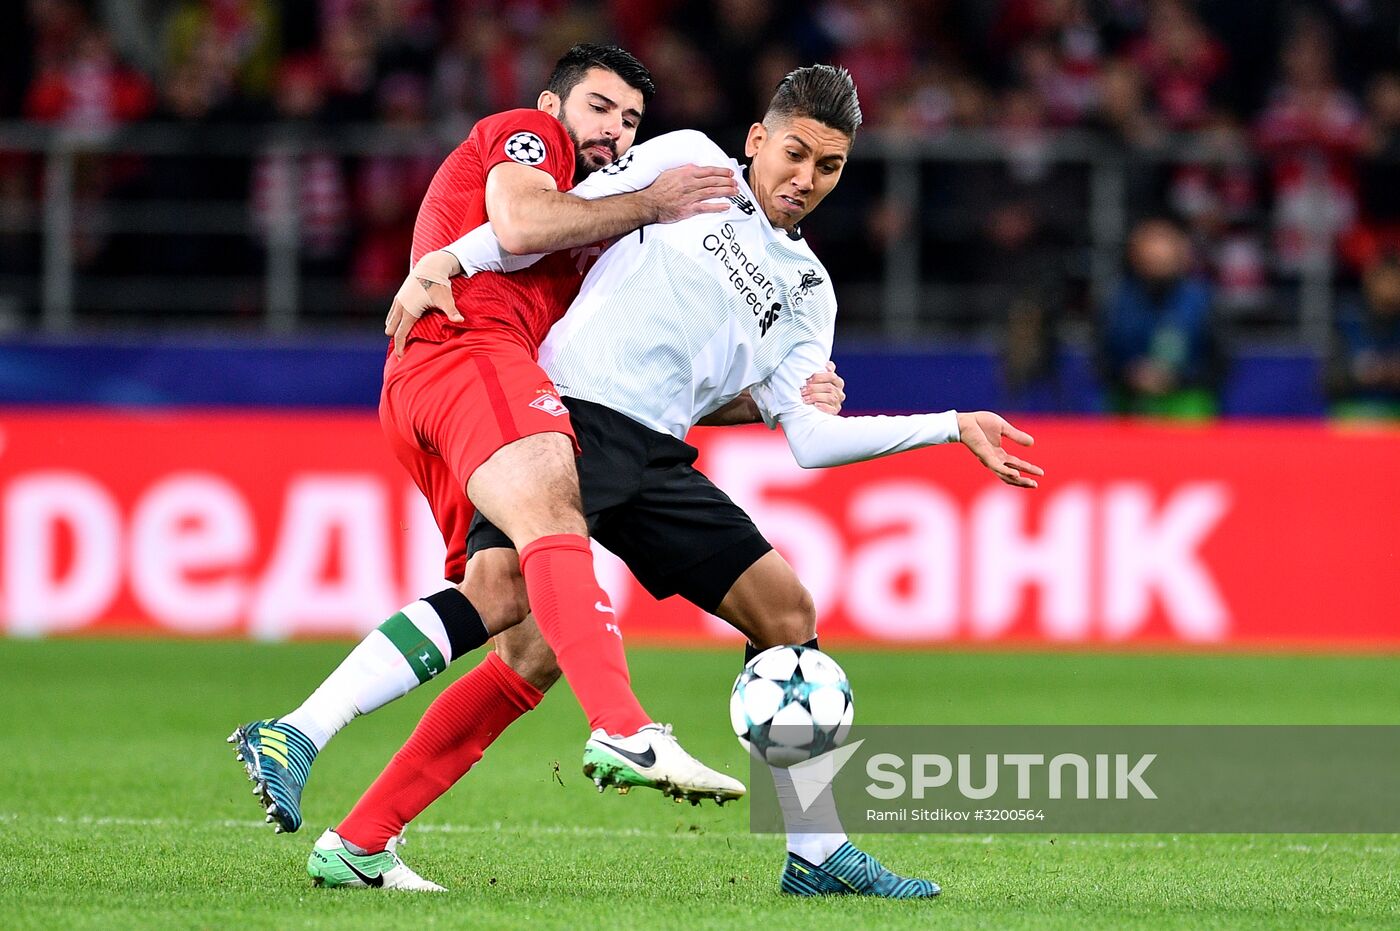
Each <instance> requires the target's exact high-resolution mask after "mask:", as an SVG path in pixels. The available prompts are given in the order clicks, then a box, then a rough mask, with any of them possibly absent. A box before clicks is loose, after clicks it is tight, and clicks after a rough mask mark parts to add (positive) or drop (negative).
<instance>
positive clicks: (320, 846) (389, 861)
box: [306, 830, 447, 892]
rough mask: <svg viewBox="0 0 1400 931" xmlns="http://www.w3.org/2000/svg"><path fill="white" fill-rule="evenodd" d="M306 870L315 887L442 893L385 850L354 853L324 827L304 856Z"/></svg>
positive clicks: (392, 852) (392, 846)
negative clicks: (319, 837)
mask: <svg viewBox="0 0 1400 931" xmlns="http://www.w3.org/2000/svg"><path fill="white" fill-rule="evenodd" d="M306 872H307V873H309V874H310V875H311V879H312V880H313V881H314V882H315V883H316V885H318V886H328V887H335V886H344V887H346V888H348V889H403V890H405V891H407V892H446V891H447V890H446V889H444V888H443V887H442V886H439V885H438V884H437V883H435V882H429V881H428V880H426V879H424V878H423V877H422V876H419V875H418V874H417V873H415V872H413V870H411V869H409V868H408V867H407V866H405V865H404V862H403V861H402V860H400V859H399V855H398V854H397V853H395V852H394V845H393V844H392V843H391V844H390V846H389V849H387V850H384V851H381V852H380V853H370V854H354V853H351V852H350V851H349V850H347V849H346V848H345V841H343V840H342V839H341V837H340V835H339V834H337V833H335V831H332V830H327V831H326V833H324V834H322V835H321V839H320V840H318V841H316V846H315V847H313V848H312V849H311V856H309V857H307V858H306Z"/></svg>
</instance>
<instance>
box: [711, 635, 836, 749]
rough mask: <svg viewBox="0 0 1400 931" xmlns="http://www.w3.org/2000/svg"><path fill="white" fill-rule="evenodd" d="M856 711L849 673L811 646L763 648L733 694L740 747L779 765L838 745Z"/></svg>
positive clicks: (731, 703)
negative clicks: (848, 678) (847, 675)
mask: <svg viewBox="0 0 1400 931" xmlns="http://www.w3.org/2000/svg"><path fill="white" fill-rule="evenodd" d="M855 711H856V709H855V704H854V702H853V700H852V698H851V683H850V681H849V680H847V679H846V674H845V673H844V672H842V671H841V667H840V666H838V665H837V664H836V661H835V660H834V659H832V658H831V657H829V656H827V655H826V654H825V653H823V652H821V651H820V650H814V649H812V648H811V647H800V646H790V647H773V648H771V649H768V650H764V651H763V652H762V653H760V654H758V655H757V656H755V657H754V658H753V659H751V660H749V661H748V663H746V664H745V665H744V671H743V672H741V673H739V678H738V679H736V680H735V681H734V691H733V693H732V694H731V695H730V696H729V720H730V723H731V724H733V725H734V734H735V736H737V737H738V738H739V743H740V745H741V746H743V748H744V749H745V750H747V751H748V752H749V753H751V754H753V755H754V756H755V757H757V758H758V759H760V760H762V761H764V762H765V763H770V764H772V765H774V766H781V767H788V766H792V765H793V764H795V763H801V762H804V761H805V760H810V759H811V758H812V757H814V756H820V755H821V754H823V753H826V752H827V751H828V750H834V749H836V748H837V747H839V746H840V745H841V742H842V741H843V740H845V739H846V733H847V732H848V731H849V730H850V729H851V721H852V720H853V719H854V717H855Z"/></svg>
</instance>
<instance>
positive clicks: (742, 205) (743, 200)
mask: <svg viewBox="0 0 1400 931" xmlns="http://www.w3.org/2000/svg"><path fill="white" fill-rule="evenodd" d="M729 202H730V203H732V204H733V205H734V206H736V207H738V208H739V209H740V210H741V211H743V213H744V214H745V216H753V201H751V200H749V199H748V198H747V197H745V196H744V195H743V194H735V195H734V196H733V197H731V198H729Z"/></svg>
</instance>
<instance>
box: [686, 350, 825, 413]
mask: <svg viewBox="0 0 1400 931" xmlns="http://www.w3.org/2000/svg"><path fill="white" fill-rule="evenodd" d="M845 401H846V380H845V379H844V378H842V377H841V376H840V375H837V374H836V363H835V362H828V363H827V364H826V368H825V369H823V370H822V371H820V372H817V373H816V374H814V375H810V376H808V378H807V382H806V384H804V385H803V386H802V402H803V403H804V404H810V405H812V406H813V407H815V408H816V409H817V410H819V411H823V412H825V413H827V414H831V415H832V416H835V415H837V414H840V413H841V405H842V404H844V403H845ZM750 423H763V413H762V411H760V410H759V409H758V404H757V402H755V401H754V399H753V394H752V393H751V392H750V391H749V390H748V389H747V388H745V389H744V390H743V391H741V392H739V396H738V397H737V398H735V399H734V400H732V401H730V402H729V403H728V404H726V405H724V406H723V407H720V408H716V409H715V410H713V411H711V412H710V413H708V414H706V415H705V416H704V417H701V418H700V420H699V421H697V423H696V425H697V426H700V427H737V426H742V425H744V424H750Z"/></svg>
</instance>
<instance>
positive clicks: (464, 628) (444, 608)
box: [421, 588, 491, 662]
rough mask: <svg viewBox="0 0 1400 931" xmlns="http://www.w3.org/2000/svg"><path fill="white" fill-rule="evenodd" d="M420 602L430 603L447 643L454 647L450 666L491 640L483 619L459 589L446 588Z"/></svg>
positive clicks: (449, 660) (449, 658)
mask: <svg viewBox="0 0 1400 931" xmlns="http://www.w3.org/2000/svg"><path fill="white" fill-rule="evenodd" d="M421 600H422V601H426V602H427V603H428V606H429V607H431V608H432V609H433V611H434V612H435V613H436V614H437V616H438V620H440V621H442V626H443V629H444V630H446V631H447V642H448V645H449V646H451V647H452V655H451V656H450V657H448V662H451V661H452V660H455V659H458V658H459V657H462V656H466V655H467V654H468V653H470V652H471V651H472V650H475V649H476V648H477V647H479V646H481V645H482V644H483V643H485V642H486V641H487V640H490V639H491V635H490V634H489V633H487V631H486V624H485V623H484V622H483V621H482V620H481V615H480V614H478V613H477V611H476V608H474V607H473V606H472V603H471V602H470V601H468V600H467V596H466V595H463V594H462V593H461V592H460V591H459V590H458V589H455V588H444V589H443V590H442V591H440V592H434V593H433V594H431V595H429V596H428V597H426V598H423V599H421Z"/></svg>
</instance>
